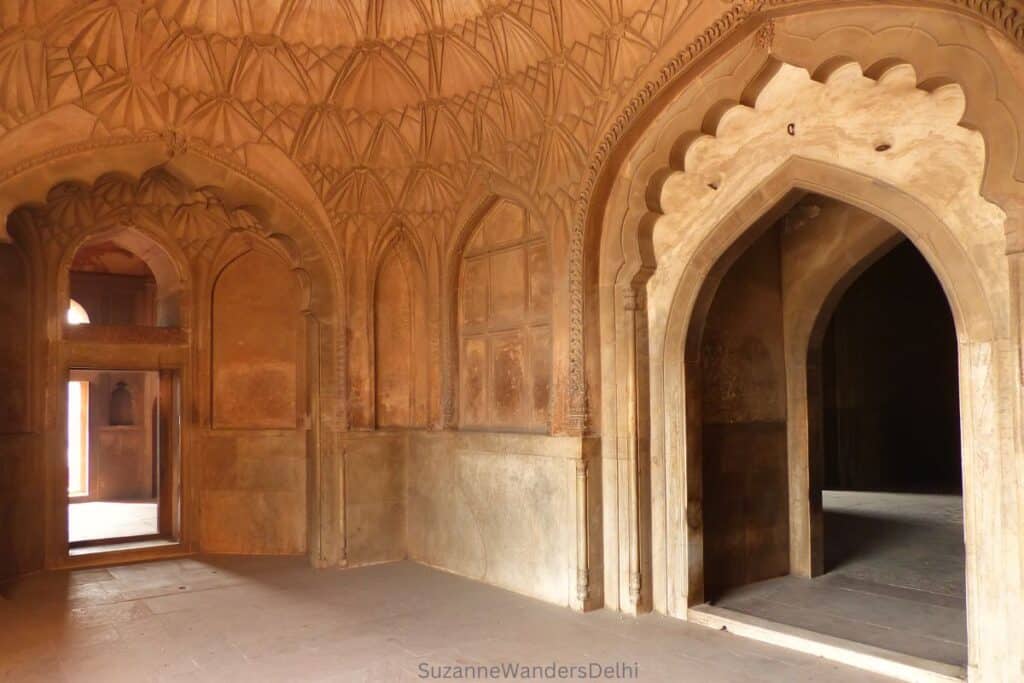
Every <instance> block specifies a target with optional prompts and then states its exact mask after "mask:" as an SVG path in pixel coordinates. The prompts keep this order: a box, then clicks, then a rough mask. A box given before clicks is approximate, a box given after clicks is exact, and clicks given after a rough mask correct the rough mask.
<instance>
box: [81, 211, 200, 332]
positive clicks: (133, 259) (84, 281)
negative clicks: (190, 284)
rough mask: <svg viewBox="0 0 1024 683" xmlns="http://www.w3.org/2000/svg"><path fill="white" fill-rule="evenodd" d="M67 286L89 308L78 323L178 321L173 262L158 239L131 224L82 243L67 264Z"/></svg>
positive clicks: (178, 281) (168, 323) (160, 324)
mask: <svg viewBox="0 0 1024 683" xmlns="http://www.w3.org/2000/svg"><path fill="white" fill-rule="evenodd" d="M68 291H69V295H70V298H71V301H72V302H77V303H78V305H79V306H81V307H82V308H84V310H86V311H88V312H89V314H88V316H87V317H88V319H87V320H85V321H83V322H79V323H76V324H92V325H115V326H140V327H177V326H178V325H179V324H180V313H181V312H180V310H179V308H180V303H181V301H180V299H181V279H180V277H179V276H178V272H177V268H176V267H175V266H174V263H173V261H172V260H171V257H170V256H169V255H168V254H167V253H166V252H165V251H164V250H163V249H162V248H161V247H160V246H159V245H158V244H156V242H154V241H153V240H152V239H151V238H149V237H147V236H146V235H145V234H144V233H142V232H140V231H139V230H136V229H133V228H121V229H115V230H111V231H105V232H103V233H101V234H98V235H95V236H93V237H91V238H89V239H88V240H86V241H85V242H84V243H82V245H81V246H79V247H78V249H77V250H76V251H75V254H74V256H73V258H72V260H71V264H70V267H69V269H68ZM71 308H73V307H71Z"/></svg>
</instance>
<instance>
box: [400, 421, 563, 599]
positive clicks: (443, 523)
mask: <svg viewBox="0 0 1024 683" xmlns="http://www.w3.org/2000/svg"><path fill="white" fill-rule="evenodd" d="M581 447H582V446H581V440H580V439H576V438H570V437H547V436H539V435H537V436H535V435H515V434H493V433H468V432H462V433H454V432H445V433H416V434H412V435H410V443H409V460H408V473H407V477H408V478H407V481H408V499H407V504H408V511H407V519H408V543H409V557H410V558H412V559H414V560H417V561H419V562H423V563H425V564H429V565H432V566H435V567H439V568H442V569H446V570H448V571H451V572H454V573H456V574H461V575H463V576H468V577H471V578H475V579H479V580H481V581H486V582H487V583H491V584H494V585H497V586H501V587H503V588H508V589H510V590H514V591H517V592H519V593H524V594H527V595H532V596H534V597H536V598H540V599H542V600H546V601H548V602H553V603H556V604H561V605H568V604H570V603H571V602H572V599H573V598H572V594H574V593H575V590H576V584H575V581H576V576H575V552H576V525H575V516H574V515H575V505H576V498H575V476H576V475H575V473H576V460H577V459H578V458H579V457H580V455H581Z"/></svg>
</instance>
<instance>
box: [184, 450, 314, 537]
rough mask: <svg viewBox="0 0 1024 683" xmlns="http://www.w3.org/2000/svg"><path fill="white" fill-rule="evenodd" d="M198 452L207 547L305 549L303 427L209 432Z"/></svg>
mask: <svg viewBox="0 0 1024 683" xmlns="http://www.w3.org/2000/svg"><path fill="white" fill-rule="evenodd" d="M199 456H200V493H199V520H200V529H199V542H200V547H201V549H202V550H203V551H204V552H210V553H251V554H257V555H268V554H269V555H296V554H300V553H303V552H305V550H306V435H305V433H304V432H302V431H269V430H265V431H250V432H243V431H233V432H217V431H213V432H207V433H206V434H204V436H203V438H202V449H201V452H200V454H199Z"/></svg>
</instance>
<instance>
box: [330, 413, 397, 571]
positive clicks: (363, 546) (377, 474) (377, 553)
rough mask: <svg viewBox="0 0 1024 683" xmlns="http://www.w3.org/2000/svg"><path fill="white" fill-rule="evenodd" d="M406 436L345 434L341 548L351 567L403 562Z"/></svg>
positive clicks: (393, 434) (395, 433)
mask: <svg viewBox="0 0 1024 683" xmlns="http://www.w3.org/2000/svg"><path fill="white" fill-rule="evenodd" d="M409 438H410V437H409V435H408V434H407V433H404V432H376V433H365V434H357V433H351V434H348V435H346V437H345V438H344V439H343V441H342V448H343V449H344V472H345V534H346V538H345V548H346V558H347V559H348V563H349V564H350V565H360V564H372V563H375V562H388V561H392V560H400V559H403V558H405V557H406V555H407V552H406V510H405V507H406V506H405V492H406V457H407V449H408V442H409Z"/></svg>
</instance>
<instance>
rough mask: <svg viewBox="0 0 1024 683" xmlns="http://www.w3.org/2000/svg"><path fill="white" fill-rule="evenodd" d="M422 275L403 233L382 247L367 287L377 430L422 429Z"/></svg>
mask: <svg viewBox="0 0 1024 683" xmlns="http://www.w3.org/2000/svg"><path fill="white" fill-rule="evenodd" d="M426 309H427V306H426V277H425V274H424V270H423V265H422V263H421V260H420V257H419V255H418V253H417V251H416V249H415V248H414V247H413V245H412V244H411V243H410V242H409V241H408V238H406V237H405V236H403V235H398V236H396V238H395V239H394V240H393V241H392V242H391V244H390V245H389V246H388V247H387V248H386V250H385V252H384V254H383V257H382V258H381V260H380V262H379V266H378V268H377V275H376V279H375V281H374V285H373V354H374V414H375V416H376V423H377V426H378V427H383V428H396V427H426V426H427V422H428V414H429V382H430V379H429V370H430V363H431V358H430V350H431V345H430V344H429V331H428V326H427V310H426Z"/></svg>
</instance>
